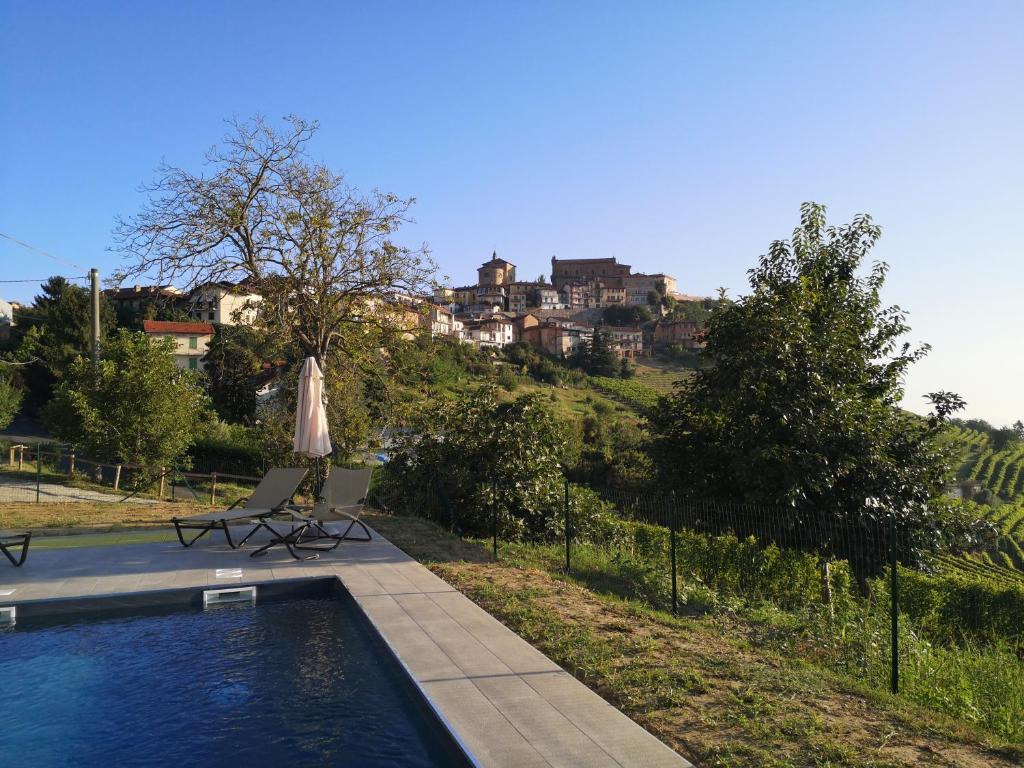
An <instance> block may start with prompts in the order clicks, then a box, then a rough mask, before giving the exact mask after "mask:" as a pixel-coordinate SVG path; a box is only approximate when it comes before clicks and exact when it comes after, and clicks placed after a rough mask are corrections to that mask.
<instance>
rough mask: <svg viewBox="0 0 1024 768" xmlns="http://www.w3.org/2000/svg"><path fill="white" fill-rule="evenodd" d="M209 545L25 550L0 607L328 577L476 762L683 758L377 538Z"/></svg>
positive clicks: (3, 585) (618, 766)
mask: <svg viewBox="0 0 1024 768" xmlns="http://www.w3.org/2000/svg"><path fill="white" fill-rule="evenodd" d="M204 541H205V540H204ZM219 541H220V539H218V540H217V542H219ZM217 542H215V543H212V544H203V543H201V544H198V545H196V546H195V547H193V548H191V549H183V548H182V547H180V546H179V545H177V544H165V543H158V544H136V545H128V546H111V547H81V548H72V549H60V550H40V551H37V552H30V553H29V558H28V561H27V562H26V564H25V565H24V566H23V567H22V568H20V569H14V568H10V567H5V564H4V563H0V606H4V605H12V604H13V605H17V604H19V603H21V604H24V605H23V608H22V611H23V613H26V612H28V611H29V610H32V607H33V606H32V605H31V604H32V603H34V602H35V601H39V600H47V599H54V598H57V599H60V598H81V597H85V596H91V597H96V596H101V595H109V594H121V595H123V594H126V593H139V592H145V591H147V590H158V589H169V588H180V589H188V588H197V587H207V586H211V587H213V586H217V587H224V586H229V585H232V584H258V583H265V582H270V581H275V580H278V579H295V578H304V577H320V578H322V577H324V576H336V577H338V578H340V579H341V581H342V583H343V584H344V585H345V587H346V588H347V589H348V591H349V592H350V593H351V594H352V595H353V596H354V597H355V599H356V601H357V602H358V604H359V605H360V606H361V607H362V609H363V611H364V612H365V613H366V615H367V616H368V617H369V619H370V621H371V622H372V623H373V624H374V626H376V628H377V630H378V631H379V632H380V633H381V635H382V636H383V638H384V640H385V642H387V644H388V645H389V646H390V647H391V648H392V650H393V651H394V652H395V654H396V655H397V656H398V658H399V659H400V660H401V662H402V663H403V664H404V665H405V667H406V669H408V670H409V673H410V674H411V676H412V677H413V679H414V680H415V681H416V683H417V684H418V685H419V686H420V688H421V690H423V691H424V693H425V694H426V696H427V698H428V700H429V701H430V703H431V705H432V706H433V707H434V709H435V710H436V711H437V712H438V714H439V715H440V716H441V717H442V718H443V719H444V720H445V721H446V722H447V723H449V725H450V726H451V727H452V729H453V730H454V732H455V733H456V734H457V735H458V737H459V738H460V740H461V742H462V743H463V744H464V745H465V747H466V749H467V750H468V751H469V753H470V754H471V755H472V757H473V758H474V759H475V760H476V762H477V764H478V765H481V766H488V767H491V766H494V767H496V768H506V767H507V768H530V767H532V766H537V767H538V768H554V767H561V766H564V767H565V768H569V767H577V766H578V767H580V768H582V767H584V766H585V767H586V768H602V767H604V766H607V767H608V768H625V767H626V766H644V767H646V766H651V767H652V768H660V767H661V766H665V767H666V768H668V767H669V766H672V768H681V767H684V766H688V765H690V764H689V763H687V762H686V761H685V760H684V759H683V758H681V757H679V756H678V755H677V754H676V753H674V752H673V751H672V750H670V749H669V748H668V747H667V746H665V745H664V744H663V743H662V742H660V741H658V740H657V739H656V738H655V737H654V736H652V735H650V734H649V733H647V731H645V730H643V729H642V728H641V727H640V726H638V725H637V724H636V723H634V722H633V721H632V720H630V719H629V718H628V717H626V716H625V715H624V714H622V713H621V712H619V710H617V709H615V708H614V707H613V706H611V705H610V704H608V703H607V702H605V701H604V700H603V699H602V698H601V697H600V696H598V695H597V694H596V693H594V692H593V691H591V690H590V689H589V688H587V687H586V686H584V685H583V684H582V683H580V682H579V681H578V680H576V679H575V678H574V677H573V676H572V675H570V674H569V673H567V672H566V671H564V670H563V669H561V668H560V667H559V666H558V665H556V664H555V663H554V662H552V661H551V660H550V659H548V658H547V657H546V656H544V654H542V653H541V652H540V651H538V650H537V649H536V648H534V647H533V646H531V645H529V644H528V643H527V642H526V641H525V640H523V639H522V638H520V637H519V636H518V635H516V634H515V633H514V632H512V631H511V630H510V629H508V628H507V627H505V626H504V625H503V624H501V623H500V622H498V621H497V620H496V619H494V618H493V617H492V616H491V615H490V614H488V613H487V612H485V611H484V610H483V609H481V608H480V607H479V606H477V605H476V604H474V603H473V602H472V601H470V600H469V599H468V598H467V597H465V596H464V595H463V594H462V593H460V592H458V591H456V590H455V589H454V588H453V587H452V586H450V585H449V584H447V583H446V582H444V581H442V580H441V579H440V578H438V577H437V576H435V575H434V574H433V573H431V572H430V571H429V570H427V569H426V568H424V567H423V566H422V565H420V564H419V563H417V562H416V561H415V560H413V559H411V558H410V557H409V556H408V555H406V554H405V553H404V552H402V551H401V550H399V549H398V548H397V547H395V546H394V545H392V544H391V543H390V542H388V541H386V540H385V539H383V538H381V537H380V536H379V535H375V538H374V540H373V541H372V542H369V543H365V544H364V543H355V542H352V543H347V542H346V543H345V544H342V546H341V547H339V548H338V549H337V550H335V551H334V552H332V553H330V554H327V555H324V556H322V557H321V559H319V560H313V561H305V562H299V561H296V560H293V559H292V558H290V557H289V556H288V554H287V553H286V552H285V551H284V550H283V549H280V548H279V549H278V550H273V551H271V553H270V554H269V555H268V556H266V557H263V558H258V559H252V558H249V557H248V556H247V555H246V552H245V551H235V550H230V549H228V547H227V546H226V545H223V544H219V543H217ZM34 607H35V608H36V609H37V610H38V609H39V607H40V604H38V603H36V604H35V606H34Z"/></svg>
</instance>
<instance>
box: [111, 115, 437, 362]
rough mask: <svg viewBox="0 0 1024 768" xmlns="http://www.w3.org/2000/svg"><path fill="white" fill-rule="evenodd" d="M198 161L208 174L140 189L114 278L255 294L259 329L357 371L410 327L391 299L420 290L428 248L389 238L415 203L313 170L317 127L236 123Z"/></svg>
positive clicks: (169, 178) (180, 175)
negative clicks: (124, 262)
mask: <svg viewBox="0 0 1024 768" xmlns="http://www.w3.org/2000/svg"><path fill="white" fill-rule="evenodd" d="M230 125H231V128H232V130H231V132H230V133H229V134H228V135H227V136H226V137H225V138H224V140H223V142H222V144H221V145H219V146H215V147H213V148H212V149H210V150H209V151H208V152H207V154H206V163H205V172H204V173H199V174H196V173H193V172H191V171H188V170H185V169H183V168H178V167H175V166H172V165H168V164H166V163H163V164H161V166H160V167H159V168H158V171H157V179H156V181H155V182H154V183H153V184H152V185H150V186H146V187H144V188H143V190H144V191H145V192H146V193H148V197H149V199H148V202H147V203H146V205H145V206H144V207H143V209H142V210H141V211H140V212H139V213H138V214H137V215H135V216H132V217H130V218H128V219H119V220H118V222H117V225H116V227H115V230H114V236H115V241H116V243H117V249H118V250H120V251H121V252H123V253H124V254H125V256H126V258H127V259H128V261H129V262H130V264H129V266H127V267H126V268H125V269H124V270H123V271H121V272H120V273H119V274H118V275H117V279H118V281H123V280H126V279H128V278H130V277H134V278H149V279H153V280H156V281H158V282H159V283H160V284H165V283H175V284H177V285H179V286H181V287H183V288H186V289H189V288H193V287H196V286H199V285H202V284H204V283H209V282H219V281H225V280H227V281H236V282H237V281H243V280H244V281H245V282H246V284H247V287H248V288H251V289H252V291H253V292H255V293H257V294H259V295H260V296H262V302H261V303H260V305H259V310H260V311H259V315H260V318H261V320H260V322H262V323H264V324H266V325H267V326H269V329H270V330H273V331H274V332H276V333H278V334H281V338H282V340H284V341H293V342H295V343H296V344H297V345H298V346H299V348H300V349H301V350H302V351H303V352H304V353H305V354H307V355H312V356H314V357H316V358H317V360H318V361H319V362H320V363H321V365H323V364H325V363H327V362H328V359H329V358H330V361H331V363H334V364H339V363H340V364H342V365H345V366H347V367H352V366H359V367H363V366H364V364H365V363H366V352H367V351H369V350H377V349H380V348H381V347H386V346H387V343H386V342H387V341H388V339H389V338H396V337H398V336H400V335H402V334H403V333H404V332H407V331H408V330H410V329H411V328H410V327H407V326H411V325H415V317H413V318H410V313H409V312H408V311H407V310H397V311H396V310H394V308H393V305H392V304H391V303H390V302H389V299H390V297H391V296H393V295H395V294H400V295H415V294H420V293H423V292H425V291H428V290H429V288H430V281H431V278H432V276H433V275H434V273H435V269H436V267H435V265H434V263H433V261H432V260H431V259H430V256H429V253H428V251H427V249H426V246H422V247H420V248H417V249H410V248H408V247H405V246H402V245H399V244H397V243H395V242H394V241H393V239H392V238H393V237H394V235H395V233H396V232H397V231H398V230H399V228H400V227H401V226H402V225H403V224H405V223H408V222H410V221H411V219H410V218H409V210H410V207H411V206H412V204H413V202H414V200H413V199H411V198H410V199H402V198H399V197H397V196H395V195H392V194H386V193H382V192H379V191H376V190H375V191H373V192H372V193H370V194H362V193H360V192H359V191H357V190H355V189H353V188H352V187H350V186H348V185H347V184H346V183H345V180H344V178H343V176H342V175H341V174H339V173H335V172H333V171H331V170H330V169H329V168H327V167H326V166H324V165H322V164H319V163H317V162H314V161H312V160H311V159H310V157H309V155H308V154H307V152H306V145H307V142H308V141H309V140H310V138H311V137H312V136H313V135H314V133H315V132H316V130H317V128H318V124H317V123H315V122H308V121H306V120H303V119H301V118H298V117H289V118H287V119H286V126H287V127H286V128H285V129H283V130H276V129H275V128H273V127H271V126H270V125H269V124H268V123H267V122H266V121H265V120H264V119H262V118H259V117H258V118H255V119H253V120H250V121H247V122H239V121H233V122H231V123H230Z"/></svg>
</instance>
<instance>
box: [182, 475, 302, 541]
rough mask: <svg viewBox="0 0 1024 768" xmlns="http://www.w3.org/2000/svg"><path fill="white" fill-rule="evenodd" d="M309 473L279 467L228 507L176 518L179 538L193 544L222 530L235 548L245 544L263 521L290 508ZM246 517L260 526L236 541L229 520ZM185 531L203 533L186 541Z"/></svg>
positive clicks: (257, 526)
mask: <svg viewBox="0 0 1024 768" xmlns="http://www.w3.org/2000/svg"><path fill="white" fill-rule="evenodd" d="M307 472H308V470H306V469H302V468H281V467H275V468H273V469H271V470H270V471H269V472H267V474H266V476H264V478H263V479H262V480H260V483H259V485H257V486H256V488H255V490H253V492H252V495H251V496H249V497H248V498H243V499H239V500H238V501H236V502H235V503H234V504H232V505H231V506H230V507H228V508H227V509H225V510H223V511H221V512H205V513H203V514H200V515H190V516H189V517H175V518H173V519H172V520H171V522H172V523H174V530H175V532H176V533H177V534H178V541H180V542H181V544H182V546H184V547H190V546H192V545H193V544H195V543H196V542H197V541H199V539H201V538H202V537H203V536H205V535H206V534H207V533H209V532H210V531H215V530H217V529H220V530H223V531H224V537H225V538H226V539H227V541H228V546H230V547H231V548H232V549H235V548H237V547H241V546H242V545H243V544H245V542H246V541H247V540H248V539H249V537H250V536H252V535H253V534H254V533H255V532H256V531H258V530H259V529H260V527H261V526H260V525H259V521H262V520H263V519H264V518H267V517H270V516H271V515H276V514H281V512H282V511H284V510H285V509H286V507H287V506H288V505H289V504H290V503H291V501H292V497H293V496H294V495H295V492H296V491H297V490H298V489H299V485H300V483H302V480H303V478H304V477H305V476H306V473H307ZM242 520H254V521H256V522H257V525H256V526H255V527H254V528H253V529H252V530H251V531H249V533H247V534H246V535H245V537H244V538H243V539H242V540H241V541H240V542H238V544H235V543H234V541H233V540H232V539H231V531H230V530H229V529H228V523H233V522H239V521H242ZM183 530H185V531H199V533H197V534H196V535H195V536H194V537H193V538H192V539H191V540H189V541H187V542H186V541H185V537H184V536H183V535H182V531H183Z"/></svg>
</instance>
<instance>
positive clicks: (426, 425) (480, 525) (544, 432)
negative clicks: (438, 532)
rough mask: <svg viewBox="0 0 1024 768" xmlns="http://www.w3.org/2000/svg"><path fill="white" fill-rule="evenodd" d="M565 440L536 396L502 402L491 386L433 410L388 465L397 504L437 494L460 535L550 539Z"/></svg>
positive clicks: (444, 513)
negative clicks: (494, 529) (494, 532)
mask: <svg viewBox="0 0 1024 768" xmlns="http://www.w3.org/2000/svg"><path fill="white" fill-rule="evenodd" d="M565 449H566V435H565V433H564V431H563V428H562V427H561V426H560V425H559V424H558V422H557V421H556V419H555V417H554V414H553V413H552V412H551V410H550V409H549V408H548V407H547V406H546V405H545V404H544V403H543V402H542V400H541V398H540V396H539V395H537V394H530V395H524V396H522V397H519V398H518V399H516V400H514V401H512V402H510V403H499V402H498V399H497V391H496V389H495V388H494V387H493V386H484V387H481V388H480V389H479V390H477V391H476V392H473V393H468V394H465V395H463V396H462V397H460V398H459V399H457V400H455V401H444V402H441V403H438V404H436V405H435V406H434V407H433V408H432V409H431V410H430V411H429V412H428V413H427V414H426V415H425V418H424V420H423V423H422V424H421V425H420V428H419V429H417V430H416V434H414V435H410V436H409V437H408V438H407V439H406V440H405V441H404V443H403V444H402V445H401V446H400V447H399V448H398V450H396V451H395V453H394V454H393V456H392V458H391V460H390V461H389V462H388V465H387V472H386V476H387V483H388V485H389V488H390V490H391V492H392V493H393V495H394V498H396V499H401V500H405V501H406V503H409V504H421V503H422V502H423V501H424V498H425V495H426V490H427V489H435V488H441V489H443V497H444V498H445V499H446V500H447V509H444V510H441V509H435V510H433V513H434V514H436V515H437V516H438V517H439V518H440V519H447V518H446V516H447V515H449V514H451V515H454V516H455V520H454V522H455V525H456V527H457V528H459V529H460V530H461V531H462V532H464V533H467V534H472V535H487V534H489V533H490V531H491V525H492V510H494V509H497V512H498V517H499V527H500V534H501V535H502V536H503V537H514V538H522V537H526V538H534V539H543V538H548V537H549V536H550V535H551V533H552V531H553V530H555V529H557V527H558V525H560V523H558V521H557V519H556V518H557V516H558V514H559V512H560V509H561V507H560V506H559V499H560V491H561V488H562V474H561V471H560V468H559V462H560V461H561V460H562V458H563V453H564V451H565Z"/></svg>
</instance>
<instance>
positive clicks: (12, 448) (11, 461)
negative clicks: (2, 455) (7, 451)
mask: <svg viewBox="0 0 1024 768" xmlns="http://www.w3.org/2000/svg"><path fill="white" fill-rule="evenodd" d="M7 463H8V464H10V465H11V466H12V467H13V466H14V446H13V445H12V446H11V456H10V460H9V461H8V462H7Z"/></svg>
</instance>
